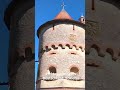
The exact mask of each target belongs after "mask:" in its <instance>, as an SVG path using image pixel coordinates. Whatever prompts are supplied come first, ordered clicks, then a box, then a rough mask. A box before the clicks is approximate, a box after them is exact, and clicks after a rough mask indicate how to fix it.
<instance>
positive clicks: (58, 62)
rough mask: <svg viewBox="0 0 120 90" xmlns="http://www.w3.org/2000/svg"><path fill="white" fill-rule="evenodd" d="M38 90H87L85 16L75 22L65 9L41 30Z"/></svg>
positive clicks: (39, 32)
mask: <svg viewBox="0 0 120 90" xmlns="http://www.w3.org/2000/svg"><path fill="white" fill-rule="evenodd" d="M37 35H38V37H39V42H40V43H39V63H40V65H39V71H38V80H37V82H36V84H37V85H36V89H37V90H49V89H50V90H63V89H65V90H85V29H84V19H83V17H81V19H80V21H75V20H73V19H72V17H71V16H70V15H69V14H68V13H67V12H66V11H65V10H64V9H62V10H61V12H60V13H59V14H58V15H57V16H56V17H55V18H54V19H53V20H51V21H48V22H46V23H45V24H43V25H41V26H40V27H39V29H38V32H37Z"/></svg>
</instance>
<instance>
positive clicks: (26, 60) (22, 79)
mask: <svg viewBox="0 0 120 90" xmlns="http://www.w3.org/2000/svg"><path fill="white" fill-rule="evenodd" d="M4 20H5V23H6V25H7V27H8V30H9V35H10V38H9V43H10V44H9V57H8V58H9V60H8V76H9V90H34V1H33V0H26V1H24V0H13V1H11V3H10V4H9V5H8V7H7V8H6V11H5V16H4Z"/></svg>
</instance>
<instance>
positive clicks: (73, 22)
mask: <svg viewBox="0 0 120 90" xmlns="http://www.w3.org/2000/svg"><path fill="white" fill-rule="evenodd" d="M55 23H70V24H73V25H78V26H80V27H82V28H85V24H83V23H80V22H79V21H75V20H70V19H55V20H51V21H48V22H46V23H44V24H42V25H41V26H40V27H39V28H38V30H37V36H38V38H39V34H40V33H41V31H42V30H43V28H44V27H46V26H49V25H54V24H55Z"/></svg>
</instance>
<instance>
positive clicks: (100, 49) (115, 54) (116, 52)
mask: <svg viewBox="0 0 120 90" xmlns="http://www.w3.org/2000/svg"><path fill="white" fill-rule="evenodd" d="M91 48H94V49H95V50H96V51H97V53H98V56H100V57H104V56H105V54H106V53H109V54H110V55H111V57H112V59H113V60H114V61H116V60H117V59H118V58H119V56H120V49H119V48H117V47H113V46H110V45H105V44H102V43H94V42H93V43H90V44H88V43H86V47H85V51H86V54H89V53H90V49H91Z"/></svg>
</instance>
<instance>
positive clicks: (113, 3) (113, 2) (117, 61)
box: [85, 0, 120, 90]
mask: <svg viewBox="0 0 120 90" xmlns="http://www.w3.org/2000/svg"><path fill="white" fill-rule="evenodd" d="M118 3H119V2H118V0H86V17H85V18H86V23H85V24H86V29H85V30H86V33H85V53H86V55H85V61H86V67H85V68H86V71H85V72H86V74H85V77H86V78H85V79H86V81H85V82H86V87H85V88H86V90H119V89H120V70H119V69H120V43H119V41H120V35H119V32H120V25H119V24H118V23H120V20H119V17H120V5H118Z"/></svg>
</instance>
